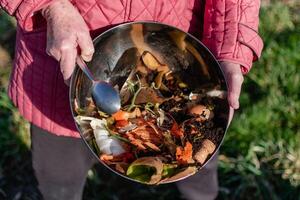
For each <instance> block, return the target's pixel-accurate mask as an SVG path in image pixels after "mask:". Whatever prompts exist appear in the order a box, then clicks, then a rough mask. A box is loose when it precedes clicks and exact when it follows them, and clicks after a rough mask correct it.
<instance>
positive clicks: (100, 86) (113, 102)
mask: <svg viewBox="0 0 300 200" xmlns="http://www.w3.org/2000/svg"><path fill="white" fill-rule="evenodd" d="M76 62H77V64H78V66H79V67H80V69H81V70H82V71H83V72H84V74H85V75H86V76H87V77H88V78H89V79H90V80H91V81H92V82H93V86H92V98H93V101H94V103H95V105H96V106H97V108H98V109H99V110H101V111H103V112H105V113H107V114H113V113H115V112H117V111H118V110H120V108H121V99H120V95H119V93H118V91H117V90H116V89H114V88H113V87H112V86H111V85H110V84H109V83H107V82H105V81H96V80H95V79H94V76H93V75H92V73H91V71H90V70H89V69H88V67H87V65H86V63H85V62H84V61H83V60H82V58H81V56H77V59H76Z"/></svg>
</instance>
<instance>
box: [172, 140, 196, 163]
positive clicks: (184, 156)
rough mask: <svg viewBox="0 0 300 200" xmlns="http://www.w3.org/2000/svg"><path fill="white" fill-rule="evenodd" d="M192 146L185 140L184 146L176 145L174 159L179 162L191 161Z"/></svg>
mask: <svg viewBox="0 0 300 200" xmlns="http://www.w3.org/2000/svg"><path fill="white" fill-rule="evenodd" d="M192 156H193V146H192V144H191V143H190V142H186V143H185V146H184V148H182V147H179V146H178V147H177V148H176V160H177V162H178V163H179V164H183V165H185V164H188V163H193V162H194V160H193V159H192Z"/></svg>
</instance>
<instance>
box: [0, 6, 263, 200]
mask: <svg viewBox="0 0 300 200" xmlns="http://www.w3.org/2000/svg"><path fill="white" fill-rule="evenodd" d="M0 5H1V7H2V8H3V9H4V10H6V11H7V12H8V13H9V14H10V15H12V16H14V17H16V19H17V22H18V26H17V38H16V51H15V59H14V66H13V71H12V74H11V79H10V80H11V81H10V84H9V88H8V93H9V97H10V98H11V100H12V101H13V103H14V104H15V106H17V107H18V109H19V111H20V113H21V115H22V116H24V118H25V119H27V120H28V121H29V122H30V123H31V124H32V126H31V140H32V156H33V168H34V170H35V175H36V177H37V180H38V182H39V189H40V191H41V193H42V194H43V196H44V199H46V200H48V199H70V200H73V199H81V195H82V190H83V186H84V183H85V178H86V175H87V171H88V170H89V169H90V167H91V166H92V165H93V164H94V163H95V160H94V159H93V158H92V155H91V153H90V152H89V151H88V149H87V148H86V147H85V146H84V144H83V143H82V141H81V140H80V139H79V134H78V132H77V130H76V128H75V123H74V120H73V118H72V115H71V111H70V108H69V102H68V86H67V85H66V84H65V82H66V81H68V80H69V78H70V76H71V74H72V72H73V70H74V67H75V58H76V56H77V48H79V49H80V52H81V56H82V58H83V59H84V60H85V61H89V60H91V58H92V55H93V53H94V47H93V43H92V38H93V37H94V36H96V35H97V34H99V33H101V32H102V31H103V30H105V29H107V28H108V27H111V26H113V25H115V24H120V23H124V22H130V21H139V20H143V21H145V20H151V21H155V22H162V23H165V24H169V25H172V26H176V27H178V28H180V29H182V30H184V31H187V32H189V33H191V34H193V35H194V36H196V37H197V38H199V39H200V40H201V41H202V42H203V43H204V44H205V45H206V46H207V47H208V48H209V49H210V50H211V51H212V52H213V54H214V55H215V57H216V58H217V59H218V60H219V61H220V63H221V67H222V69H223V72H224V75H225V77H226V79H227V82H228V86H229V92H228V101H229V104H230V106H231V109H232V110H233V109H238V108H239V95H240V91H241V86H242V82H243V74H246V73H248V72H249V70H250V69H251V66H252V62H253V61H256V60H257V59H258V58H259V57H260V54H261V50H262V47H263V43H262V40H261V38H260V37H259V35H258V33H257V30H258V21H259V20H258V15H259V7H260V1H259V0H239V1H237V0H206V1H204V0H202V1H201V0H115V1H109V0H26V1H22V0H0ZM231 113H232V114H233V112H231ZM216 160H217V159H216V158H214V159H213V160H212V161H211V162H210V163H209V164H208V165H207V166H206V167H205V168H204V169H203V170H201V171H200V173H198V174H197V175H194V176H192V177H191V178H188V179H186V180H184V181H181V182H179V183H178V184H177V186H178V188H179V190H180V191H181V192H182V193H183V195H184V196H185V198H186V199H190V200H196V199H201V200H206V199H214V198H215V197H216V196H217V194H218V182H217V173H216V163H217V161H216Z"/></svg>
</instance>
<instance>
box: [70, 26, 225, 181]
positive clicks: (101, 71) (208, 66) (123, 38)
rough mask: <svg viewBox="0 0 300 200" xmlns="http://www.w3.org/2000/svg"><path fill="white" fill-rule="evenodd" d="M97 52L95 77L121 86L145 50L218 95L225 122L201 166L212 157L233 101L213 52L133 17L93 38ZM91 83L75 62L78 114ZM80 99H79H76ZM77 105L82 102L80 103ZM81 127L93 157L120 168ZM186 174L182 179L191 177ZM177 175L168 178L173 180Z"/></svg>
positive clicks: (218, 119)
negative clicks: (103, 156) (105, 158)
mask: <svg viewBox="0 0 300 200" xmlns="http://www.w3.org/2000/svg"><path fill="white" fill-rule="evenodd" d="M93 42H94V47H95V53H94V55H93V58H92V60H91V62H89V63H88V67H89V68H90V70H91V72H92V73H93V74H94V76H95V78H96V79H99V80H104V81H107V82H109V83H111V84H112V85H113V86H116V85H118V88H121V87H122V86H123V84H124V83H125V81H126V79H127V77H128V76H129V75H130V72H131V71H132V69H133V68H134V67H135V66H136V63H137V60H138V59H140V57H139V56H140V52H143V51H145V50H147V51H150V52H151V53H152V54H153V55H154V56H155V57H156V58H158V60H160V61H162V62H163V63H165V64H167V65H168V66H169V67H170V68H171V69H172V71H176V72H179V74H180V75H181V79H182V80H185V81H186V83H187V84H188V86H189V87H190V88H191V89H192V90H193V91H194V90H195V91H206V92H207V94H209V95H212V96H214V97H215V98H216V101H215V103H216V107H217V110H216V112H215V113H214V114H215V117H214V122H215V123H217V124H218V127H222V130H223V131H221V132H218V131H213V130H212V131H211V133H210V134H211V136H212V137H215V138H216V140H215V142H216V147H217V148H216V150H215V151H214V153H213V154H212V155H210V157H209V159H207V160H206V162H205V163H204V164H203V165H202V166H201V167H200V168H199V169H201V168H202V167H204V166H205V164H207V162H209V160H210V158H211V157H212V156H213V155H214V154H215V153H216V152H217V150H218V149H219V147H220V145H221V143H222V141H223V139H224V136H225V133H226V130H227V126H228V119H229V105H228V102H227V99H226V91H227V86H226V82H225V78H224V76H223V73H222V71H221V68H220V66H219V64H218V62H217V61H216V59H215V58H214V56H213V55H212V53H211V52H210V51H209V50H208V49H207V48H206V47H205V46H204V45H203V44H202V43H201V42H200V41H199V40H197V39H196V38H195V37H193V36H192V35H190V34H189V33H186V32H184V31H182V30H179V29H178V28H176V27H172V26H169V25H165V24H161V23H154V22H132V23H125V24H121V25H118V26H115V27H113V28H111V29H109V30H107V31H105V32H103V33H102V34H100V35H99V36H98V37H96V38H95V39H94V41H93ZM91 86H92V82H91V81H89V79H88V78H87V77H86V76H85V75H84V74H83V73H82V71H81V70H80V69H79V68H78V67H76V68H75V71H74V73H73V75H72V79H71V84H70V104H71V110H72V114H73V117H74V118H75V117H76V115H77V114H76V112H75V106H79V107H80V108H85V107H87V101H86V98H87V97H90V96H91ZM75 99H76V102H75ZM75 104H78V105H75ZM77 128H78V131H79V133H80V135H81V137H82V139H83V140H84V141H85V143H86V144H87V146H88V147H89V149H90V150H91V151H92V152H93V154H94V156H95V157H96V158H97V159H98V160H99V162H101V163H102V164H103V165H105V166H106V167H108V168H109V169H111V170H112V171H113V172H115V173H117V174H119V175H121V176H123V177H125V178H127V179H130V180H133V181H135V180H134V179H131V178H129V177H127V176H124V175H123V174H120V173H118V172H117V171H115V170H114V169H112V168H111V167H109V166H108V165H106V164H105V163H104V162H102V161H101V160H100V159H99V156H98V155H97V153H96V152H95V151H94V148H93V147H92V146H91V145H90V142H89V141H88V140H89V139H88V138H86V137H85V135H84V134H83V131H84V130H83V128H82V127H79V126H78V125H77ZM190 175H191V174H187V175H186V176H184V177H181V178H180V179H177V180H181V179H183V178H186V177H188V176H190ZM177 180H171V181H166V182H164V183H168V182H174V181H177Z"/></svg>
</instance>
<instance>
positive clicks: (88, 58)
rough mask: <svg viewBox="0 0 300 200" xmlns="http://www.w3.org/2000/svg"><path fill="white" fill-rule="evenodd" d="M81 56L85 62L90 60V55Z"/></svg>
mask: <svg viewBox="0 0 300 200" xmlns="http://www.w3.org/2000/svg"><path fill="white" fill-rule="evenodd" d="M81 57H82V59H83V60H84V61H87V62H89V61H91V60H92V55H81Z"/></svg>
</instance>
